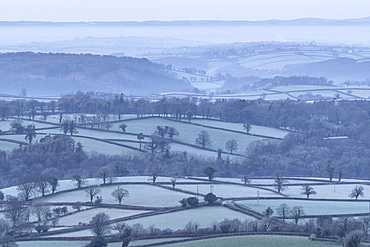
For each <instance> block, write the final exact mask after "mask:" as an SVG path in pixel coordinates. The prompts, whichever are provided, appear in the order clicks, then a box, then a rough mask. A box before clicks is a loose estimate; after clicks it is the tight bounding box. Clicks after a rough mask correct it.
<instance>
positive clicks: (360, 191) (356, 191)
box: [349, 185, 364, 200]
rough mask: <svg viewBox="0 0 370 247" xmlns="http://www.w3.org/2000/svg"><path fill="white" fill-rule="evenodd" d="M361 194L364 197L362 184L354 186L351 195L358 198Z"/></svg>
mask: <svg viewBox="0 0 370 247" xmlns="http://www.w3.org/2000/svg"><path fill="white" fill-rule="evenodd" d="M359 196H361V197H364V187H362V186H357V185H356V187H355V188H353V190H352V192H351V194H349V197H351V198H355V199H356V200H357V198H358V197H359Z"/></svg>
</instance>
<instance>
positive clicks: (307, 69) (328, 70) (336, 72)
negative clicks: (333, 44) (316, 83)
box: [287, 58, 370, 82]
mask: <svg viewBox="0 0 370 247" xmlns="http://www.w3.org/2000/svg"><path fill="white" fill-rule="evenodd" d="M287 68H288V72H287V74H288V75H309V76H316V77H320V76H324V77H327V78H329V79H331V80H335V81H337V82H339V81H346V80H360V81H362V80H367V79H369V78H370V69H369V68H370V61H365V62H359V61H356V60H354V59H351V58H336V59H329V60H326V61H322V62H317V63H310V64H305V65H299V66H298V65H294V66H290V67H289V66H287Z"/></svg>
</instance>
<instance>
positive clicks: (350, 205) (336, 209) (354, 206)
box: [237, 199, 369, 216]
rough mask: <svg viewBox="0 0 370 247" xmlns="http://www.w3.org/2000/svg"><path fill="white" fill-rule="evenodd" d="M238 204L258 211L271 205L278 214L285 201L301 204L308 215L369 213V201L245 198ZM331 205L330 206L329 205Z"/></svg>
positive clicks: (296, 204)
mask: <svg viewBox="0 0 370 247" xmlns="http://www.w3.org/2000/svg"><path fill="white" fill-rule="evenodd" d="M237 203H238V204H242V205H245V206H247V207H249V208H251V209H253V210H255V211H257V212H260V213H262V212H263V211H264V210H265V209H266V208H267V207H271V208H272V209H273V210H274V211H275V213H274V215H275V216H278V215H277V214H276V209H277V208H278V207H279V206H280V205H281V204H283V203H286V204H287V205H288V206H289V207H290V208H293V207H294V206H301V207H303V210H304V212H305V214H306V215H334V214H356V213H368V212H369V203H368V202H364V201H362V202H361V201H353V202H352V201H350V202H338V201H330V202H328V201H307V200H292V199H281V200H259V201H258V202H257V200H245V201H238V202H237ZM329 205H330V206H329Z"/></svg>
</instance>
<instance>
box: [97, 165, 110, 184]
mask: <svg viewBox="0 0 370 247" xmlns="http://www.w3.org/2000/svg"><path fill="white" fill-rule="evenodd" d="M110 176H111V171H110V170H109V169H108V168H106V167H103V168H101V169H100V170H99V177H100V179H101V180H103V184H105V183H106V182H107V179H109V177H110Z"/></svg>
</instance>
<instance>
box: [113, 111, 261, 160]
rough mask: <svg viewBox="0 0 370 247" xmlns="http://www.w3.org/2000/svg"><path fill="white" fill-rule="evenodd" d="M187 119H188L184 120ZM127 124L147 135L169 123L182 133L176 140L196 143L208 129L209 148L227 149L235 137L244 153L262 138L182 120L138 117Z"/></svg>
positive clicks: (115, 128)
mask: <svg viewBox="0 0 370 247" xmlns="http://www.w3.org/2000/svg"><path fill="white" fill-rule="evenodd" d="M184 121H186V120H184ZM125 124H127V131H129V132H134V133H144V134H147V135H150V134H152V133H153V132H154V131H155V130H156V126H158V125H168V126H170V127H174V128H176V129H177V130H178V131H179V132H180V135H179V136H176V137H174V140H178V141H183V142H187V143H191V144H195V139H196V138H197V137H198V134H199V133H200V132H201V131H202V130H206V131H207V132H208V133H209V136H210V138H211V140H212V144H211V145H210V146H209V148H211V149H214V150H218V149H223V150H224V149H225V143H226V142H227V141H228V140H231V139H235V140H236V141H237V142H238V144H239V150H238V152H237V153H240V154H244V153H245V150H246V148H247V147H248V145H249V144H250V143H251V142H253V141H256V140H261V138H259V137H254V136H248V135H244V134H238V133H232V132H228V131H223V130H215V129H210V128H206V129H205V128H204V127H201V126H195V125H189V124H186V123H182V122H175V121H170V120H166V119H161V118H150V119H137V120H132V121H127V122H125ZM119 125H120V124H119V123H116V124H115V125H114V127H113V128H112V129H114V130H117V129H118V126H119Z"/></svg>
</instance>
